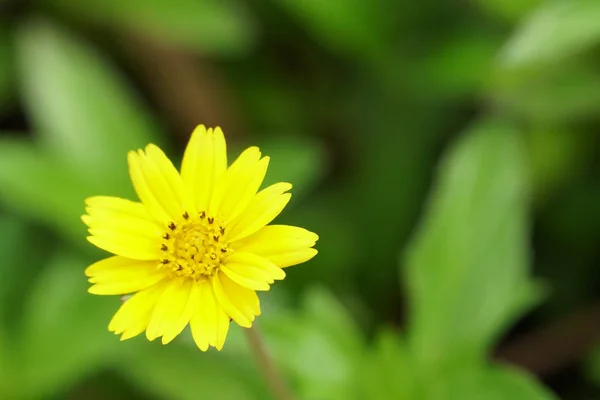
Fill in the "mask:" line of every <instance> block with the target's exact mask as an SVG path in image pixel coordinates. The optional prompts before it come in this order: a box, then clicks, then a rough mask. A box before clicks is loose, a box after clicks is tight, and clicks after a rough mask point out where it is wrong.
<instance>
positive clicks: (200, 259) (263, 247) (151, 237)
mask: <svg viewBox="0 0 600 400" xmlns="http://www.w3.org/2000/svg"><path fill="white" fill-rule="evenodd" d="M128 162H129V174H130V175H131V180H132V182H133V186H134V188H135V191H136V193H137V195H138V197H139V199H140V202H134V201H130V200H125V199H121V198H117V197H106V196H97V197H91V198H88V199H87V200H86V205H87V207H86V213H87V214H86V215H84V216H83V217H82V220H83V222H85V224H86V225H87V226H88V228H89V233H90V236H88V240H89V241H90V242H91V243H92V244H94V245H95V246H97V247H99V248H101V249H103V250H106V251H108V252H110V253H112V254H114V256H112V257H109V258H106V259H103V260H101V261H98V262H96V263H95V264H92V265H91V266H89V267H88V268H87V269H86V271H85V273H86V275H87V276H88V277H89V282H90V283H92V284H93V285H92V286H91V287H90V288H89V292H90V293H93V294H98V295H131V296H130V297H129V296H128V297H127V298H128V300H127V301H125V302H124V303H123V304H122V305H121V308H120V309H119V310H118V311H117V313H116V314H115V315H114V317H113V318H112V320H111V321H110V324H109V326H108V329H109V330H110V331H112V332H114V333H115V334H117V335H121V340H125V339H129V338H132V337H134V336H137V335H139V334H140V333H142V332H144V331H145V332H146V337H147V338H148V339H149V340H154V339H156V338H157V337H161V338H162V343H163V344H167V343H169V342H170V341H171V340H173V339H174V338H175V337H176V336H177V335H179V334H180V333H181V332H182V331H183V330H184V329H185V327H186V326H187V325H188V324H189V326H190V328H191V332H192V336H193V338H194V341H195V342H196V344H197V345H198V347H199V348H200V349H201V350H203V351H206V350H207V349H208V347H209V346H213V347H216V348H217V349H219V350H220V349H221V348H222V347H223V344H224V342H225V338H226V337H227V332H228V330H229V325H230V322H231V321H235V322H236V323H237V324H238V325H240V326H242V327H245V328H249V327H250V326H251V325H252V322H253V321H254V318H255V317H256V316H258V315H260V303H259V299H258V296H257V294H256V292H257V291H265V290H269V288H270V287H271V284H273V283H274V282H275V281H276V280H281V279H283V278H285V272H284V270H283V268H286V267H289V266H291V265H296V264H300V263H303V262H305V261H308V260H310V259H311V258H313V257H314V256H315V255H316V254H317V250H315V249H314V248H313V246H314V245H315V243H316V241H317V240H318V236H317V235H316V234H315V233H313V232H310V231H307V230H306V229H303V228H299V227H295V226H287V225H268V224H269V223H270V222H271V221H272V220H273V219H274V218H275V217H276V216H277V215H278V214H279V213H281V211H282V210H283V208H284V207H285V206H286V204H287V203H288V201H289V200H290V197H291V194H290V193H288V191H289V190H290V189H291V188H292V185H291V184H289V183H283V182H281V183H276V184H274V185H272V186H269V187H267V188H265V189H262V190H260V191H259V188H260V186H261V184H262V182H263V179H264V176H265V173H266V172H267V166H268V164H269V157H262V158H261V152H260V151H259V149H258V148H257V147H250V148H248V149H246V150H245V151H244V152H242V154H241V155H240V156H239V157H238V158H237V159H236V160H235V161H234V162H233V163H232V164H231V165H230V166H229V167H228V166H227V151H226V145H225V138H224V136H223V132H222V131H221V129H220V128H215V129H212V128H211V129H206V128H205V127H204V126H202V125H200V126H198V127H197V128H196V129H195V130H194V132H193V133H192V137H191V139H190V141H189V143H188V146H187V148H186V150H185V153H184V156H183V161H182V164H181V172H180V173H179V172H178V171H177V170H176V168H175V167H174V166H173V164H172V163H171V161H169V159H168V158H167V157H166V156H165V154H164V153H163V152H162V150H160V149H159V148H158V147H157V146H155V145H153V144H149V145H148V146H147V147H146V149H145V151H144V150H138V151H137V152H133V151H132V152H130V153H129V154H128Z"/></svg>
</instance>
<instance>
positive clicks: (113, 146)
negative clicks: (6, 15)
mask: <svg viewBox="0 0 600 400" xmlns="http://www.w3.org/2000/svg"><path fill="white" fill-rule="evenodd" d="M17 42H18V50H19V52H18V53H19V61H20V67H21V72H22V81H23V94H24V96H25V104H26V106H27V109H28V111H29V116H30V117H31V118H32V119H33V123H34V125H35V127H36V128H37V130H38V131H39V132H38V133H39V140H40V144H41V145H42V146H43V147H45V148H47V149H48V150H49V151H50V152H51V153H52V154H54V155H55V156H57V157H59V158H61V159H62V160H64V162H65V163H68V165H69V166H71V167H72V168H73V169H74V170H75V171H77V173H78V174H79V175H81V177H82V178H84V179H85V180H86V181H88V182H89V183H90V184H92V185H94V188H95V189H96V190H97V191H98V193H102V194H105V195H121V196H125V197H129V196H131V195H132V193H133V192H132V189H131V185H130V184H129V179H128V174H127V162H126V159H127V158H126V157H127V152H128V151H129V150H134V149H136V148H139V147H143V146H145V145H146V144H148V143H149V142H152V141H155V139H157V137H158V135H157V131H156V126H155V125H154V124H153V123H152V121H151V120H150V119H149V116H148V110H147V109H146V107H145V106H144V105H143V104H142V103H141V101H140V100H139V99H138V98H137V97H136V96H135V95H134V93H133V92H132V90H131V88H130V87H129V85H128V84H127V82H126V80H125V79H124V78H123V77H122V76H121V75H120V73H119V72H118V71H116V70H115V68H114V67H113V66H112V65H111V63H110V62H109V61H108V60H106V59H105V58H104V57H103V56H102V55H101V54H99V53H98V52H97V51H96V50H95V49H94V48H93V47H92V46H91V45H89V44H88V43H85V42H82V41H80V40H79V39H76V38H75V37H72V36H70V34H69V33H68V32H67V31H64V30H62V29H61V28H58V27H56V26H53V25H52V24H50V23H48V22H44V21H40V20H36V21H32V22H30V23H29V24H27V25H25V26H23V27H22V29H21V30H20V32H19V34H18V40H17Z"/></svg>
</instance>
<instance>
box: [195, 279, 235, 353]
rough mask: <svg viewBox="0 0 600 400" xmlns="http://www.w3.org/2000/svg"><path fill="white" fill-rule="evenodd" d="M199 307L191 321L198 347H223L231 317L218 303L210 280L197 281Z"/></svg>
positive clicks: (201, 348)
mask: <svg viewBox="0 0 600 400" xmlns="http://www.w3.org/2000/svg"><path fill="white" fill-rule="evenodd" d="M196 287H197V291H196V293H197V295H196V296H197V297H196V302H197V307H196V311H195V313H194V315H193V317H192V319H191V321H190V328H191V330H192V336H193V338H194V341H195V342H196V345H197V346H198V348H199V349H200V350H202V351H206V350H207V349H208V346H214V347H216V348H217V349H218V350H221V349H222V348H223V344H224V343H225V338H226V337H227V332H228V330H229V317H228V316H227V314H225V312H224V311H223V309H222V308H221V307H220V306H219V304H218V303H217V299H216V298H215V293H214V291H213V287H212V285H211V283H210V281H199V282H196Z"/></svg>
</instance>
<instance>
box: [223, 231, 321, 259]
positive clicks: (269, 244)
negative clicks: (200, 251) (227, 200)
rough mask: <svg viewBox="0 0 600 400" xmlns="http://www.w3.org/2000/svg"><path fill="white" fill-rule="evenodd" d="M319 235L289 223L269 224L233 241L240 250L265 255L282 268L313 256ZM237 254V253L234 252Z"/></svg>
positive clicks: (234, 247) (315, 252)
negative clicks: (313, 247) (239, 239)
mask: <svg viewBox="0 0 600 400" xmlns="http://www.w3.org/2000/svg"><path fill="white" fill-rule="evenodd" d="M318 239H319V236H318V235H317V234H315V233H313V232H310V231H308V230H306V229H304V228H299V227H296V226H288V225H269V226H265V227H263V228H262V229H260V230H259V231H258V232H256V233H255V234H253V235H251V236H248V237H246V238H244V239H243V240H241V241H238V242H235V243H232V248H233V249H234V250H235V251H236V252H238V251H242V252H249V253H254V254H258V255H260V256H263V257H264V258H266V259H268V260H270V261H271V262H273V263H274V264H275V265H277V266H278V267H280V268H285V267H289V266H291V265H296V264H300V263H303V262H306V261H308V260H310V259H311V258H313V257H314V256H315V255H316V254H317V250H315V249H312V248H310V247H312V246H314V245H315V243H316V242H317V240H318ZM234 254H235V253H234Z"/></svg>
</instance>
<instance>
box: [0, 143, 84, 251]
mask: <svg viewBox="0 0 600 400" xmlns="http://www.w3.org/2000/svg"><path fill="white" fill-rule="evenodd" d="M0 186H1V187H2V190H1V191H0V201H1V202H3V203H4V204H5V205H6V206H7V207H9V208H11V209H14V210H17V211H18V212H20V213H22V214H23V215H25V216H27V217H29V218H32V219H34V220H36V221H40V222H44V223H46V224H48V225H50V226H52V227H53V228H55V229H57V230H58V231H59V232H61V233H63V234H65V235H67V237H69V238H70V239H73V240H74V241H75V242H76V243H83V242H84V241H85V227H84V225H83V223H81V221H80V219H79V216H80V215H81V214H82V213H83V208H84V205H83V199H84V198H85V197H86V196H88V195H90V194H91V192H90V190H89V188H88V186H87V183H86V182H83V181H82V180H80V179H79V178H78V177H77V176H74V174H73V171H72V170H71V169H70V168H68V167H67V166H66V165H64V164H63V162H62V160H56V159H53V158H51V157H48V156H46V155H45V154H42V153H41V152H40V151H38V150H37V149H36V148H34V147H33V145H32V144H31V143H29V142H28V141H25V140H16V139H11V138H1V139H0Z"/></svg>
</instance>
